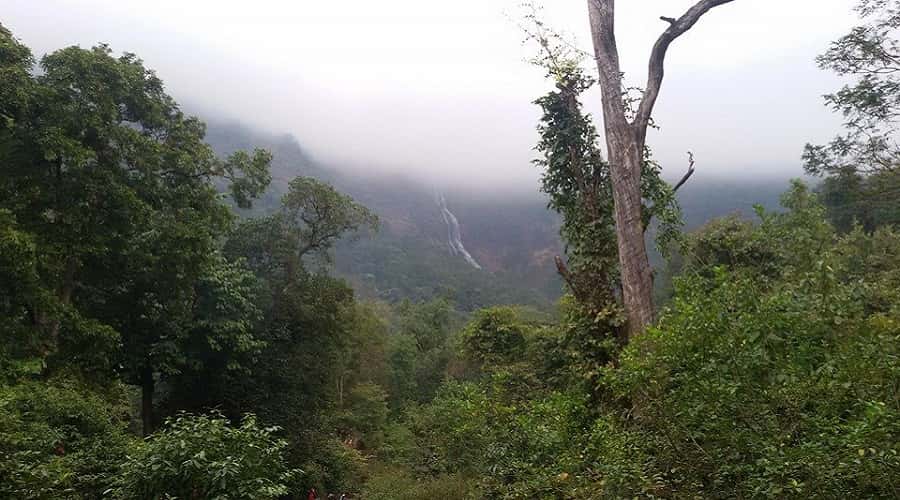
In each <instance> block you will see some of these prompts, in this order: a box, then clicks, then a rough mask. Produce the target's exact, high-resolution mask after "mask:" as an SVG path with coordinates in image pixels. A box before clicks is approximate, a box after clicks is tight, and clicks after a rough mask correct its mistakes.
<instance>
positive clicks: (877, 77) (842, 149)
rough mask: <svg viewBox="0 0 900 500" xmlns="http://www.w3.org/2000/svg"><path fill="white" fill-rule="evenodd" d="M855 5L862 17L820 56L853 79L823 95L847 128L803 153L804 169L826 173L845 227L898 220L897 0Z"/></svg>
mask: <svg viewBox="0 0 900 500" xmlns="http://www.w3.org/2000/svg"><path fill="white" fill-rule="evenodd" d="M856 10H857V12H858V13H859V15H860V17H861V18H862V21H863V23H862V24H861V25H859V26H856V27H854V28H852V29H851V30H850V33H848V34H847V35H844V36H843V37H841V38H839V39H838V40H836V41H834V42H833V43H832V44H831V46H830V47H829V49H828V51H827V52H825V53H824V54H822V55H821V56H819V58H818V62H819V65H820V66H821V67H822V68H823V69H829V70H832V71H834V72H835V73H837V74H838V75H840V76H846V77H852V78H854V79H855V81H854V82H853V83H852V84H848V85H845V86H844V87H843V88H842V89H841V90H839V91H838V92H836V93H834V94H829V95H827V96H825V101H826V103H827V104H828V105H829V106H830V107H831V108H832V109H833V110H834V111H836V112H839V113H841V114H842V115H843V117H844V129H845V133H844V134H842V135H839V136H837V137H835V138H834V139H833V140H832V141H831V142H830V143H829V144H827V145H811V144H807V145H806V150H805V153H804V155H803V159H804V162H805V168H806V171H807V172H809V173H810V174H813V175H819V176H825V177H826V182H825V184H824V186H823V193H824V194H825V197H824V202H825V204H826V206H828V208H829V215H830V216H831V220H832V221H833V222H834V224H835V225H836V226H837V227H838V229H840V230H842V231H848V230H850V228H851V227H852V225H853V224H854V223H857V222H858V223H859V224H862V225H863V226H864V227H865V228H866V229H868V230H872V229H874V228H875V227H878V226H880V225H883V224H892V225H895V226H896V225H897V224H898V223H900V210H898V208H897V207H898V206H900V203H898V193H900V189H898V186H900V173H898V171H897V165H898V161H900V150H898V149H897V144H896V141H895V140H894V136H895V135H896V132H897V117H898V111H900V78H898V76H897V73H898V70H900V64H898V61H900V59H898V55H900V43H898V41H897V36H898V27H900V2H897V1H896V0H860V1H859V3H858V5H857V7H856Z"/></svg>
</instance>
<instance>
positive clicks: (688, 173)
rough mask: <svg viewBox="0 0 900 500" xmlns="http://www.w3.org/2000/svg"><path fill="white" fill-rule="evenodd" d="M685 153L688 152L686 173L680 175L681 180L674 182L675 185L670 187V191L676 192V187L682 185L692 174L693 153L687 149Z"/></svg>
mask: <svg viewBox="0 0 900 500" xmlns="http://www.w3.org/2000/svg"><path fill="white" fill-rule="evenodd" d="M687 154H688V171H687V173H685V174H684V177H682V178H681V180H680V181H678V183H676V184H675V187H673V188H672V192H677V191H678V188H680V187H681V186H683V185H684V183H685V182H687V181H688V179H690V178H691V176H692V175H694V153H692V152H690V151H688V153H687Z"/></svg>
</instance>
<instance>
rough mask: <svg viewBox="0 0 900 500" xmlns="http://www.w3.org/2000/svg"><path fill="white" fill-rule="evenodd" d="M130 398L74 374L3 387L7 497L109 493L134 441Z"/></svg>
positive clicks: (1, 454) (1, 450) (0, 465)
mask: <svg viewBox="0 0 900 500" xmlns="http://www.w3.org/2000/svg"><path fill="white" fill-rule="evenodd" d="M126 401H127V398H126V397H125V394H124V392H123V391H122V390H121V389H120V388H118V387H114V388H112V389H111V390H110V391H109V394H100V393H98V392H96V391H95V390H91V389H90V388H88V387H87V386H85V385H84V384H82V383H80V382H78V381H77V380H73V379H66V378H55V379H51V380H49V381H43V382H24V383H20V384H18V385H15V386H6V387H0V497H2V498H98V497H99V496H101V494H102V492H103V491H105V490H106V489H108V488H109V487H110V486H111V484H112V482H113V480H114V478H115V476H116V475H117V474H118V473H119V469H120V465H121V463H122V462H123V461H124V459H125V455H126V452H127V450H128V447H129V445H130V444H131V443H132V438H130V437H129V436H128V434H127V433H126V426H127V422H126V421H125V420H124V419H123V418H122V415H124V414H125V413H126V411H127V410H126V406H125V405H126Z"/></svg>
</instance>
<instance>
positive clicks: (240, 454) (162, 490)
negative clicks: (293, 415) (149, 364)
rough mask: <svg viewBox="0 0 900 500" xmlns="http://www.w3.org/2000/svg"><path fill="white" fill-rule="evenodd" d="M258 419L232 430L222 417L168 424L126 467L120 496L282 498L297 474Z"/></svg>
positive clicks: (182, 418) (283, 444)
mask: <svg viewBox="0 0 900 500" xmlns="http://www.w3.org/2000/svg"><path fill="white" fill-rule="evenodd" d="M277 430H278V429H277V428H275V427H266V428H263V427H260V426H259V425H258V424H257V422H256V418H255V417H254V416H253V415H247V416H246V417H244V420H243V421H242V422H241V424H240V425H239V426H233V425H231V424H230V423H229V421H228V420H226V419H225V418H224V417H222V416H221V415H219V414H217V413H213V414H211V415H188V414H181V415H179V416H177V417H175V418H171V419H169V420H167V421H166V424H165V427H164V429H163V430H161V431H159V432H156V433H155V434H153V435H151V436H150V437H149V438H148V439H147V440H146V442H145V443H143V445H142V446H140V447H138V449H137V451H136V453H134V454H133V455H132V456H130V457H129V459H128V460H127V462H126V463H125V465H124V467H123V471H122V475H121V478H120V479H119V481H118V485H117V488H116V489H115V495H116V496H117V497H118V498H128V499H148V500H149V499H156V498H161V497H169V496H171V497H178V498H221V499H260V498H262V499H264V498H278V497H280V496H282V495H285V494H287V493H288V486H287V485H288V484H289V482H290V481H291V479H292V478H293V477H294V476H295V475H296V474H298V472H299V471H297V470H295V469H288V467H287V465H286V464H285V460H284V458H283V456H282V451H283V450H284V448H285V447H286V446H287V443H286V442H285V441H283V440H281V439H278V438H276V437H275V432H276V431H277Z"/></svg>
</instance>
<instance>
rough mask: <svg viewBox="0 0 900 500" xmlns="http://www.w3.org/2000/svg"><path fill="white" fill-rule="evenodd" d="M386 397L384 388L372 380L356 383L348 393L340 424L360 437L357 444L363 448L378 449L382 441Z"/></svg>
mask: <svg viewBox="0 0 900 500" xmlns="http://www.w3.org/2000/svg"><path fill="white" fill-rule="evenodd" d="M387 398H388V395H387V393H386V392H385V391H384V389H382V388H381V387H380V386H378V385H377V384H374V383H372V382H363V383H361V384H357V385H355V386H354V387H353V388H352V389H351V390H350V394H348V398H347V407H348V408H347V410H346V411H345V413H344V415H343V416H342V418H341V420H342V426H343V427H344V428H345V429H348V430H351V431H352V432H353V433H358V434H359V436H360V439H361V443H359V444H360V445H361V447H363V448H365V449H368V450H378V449H379V448H381V445H382V443H383V442H384V434H383V430H384V428H385V425H386V424H387V418H388V406H387Z"/></svg>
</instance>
